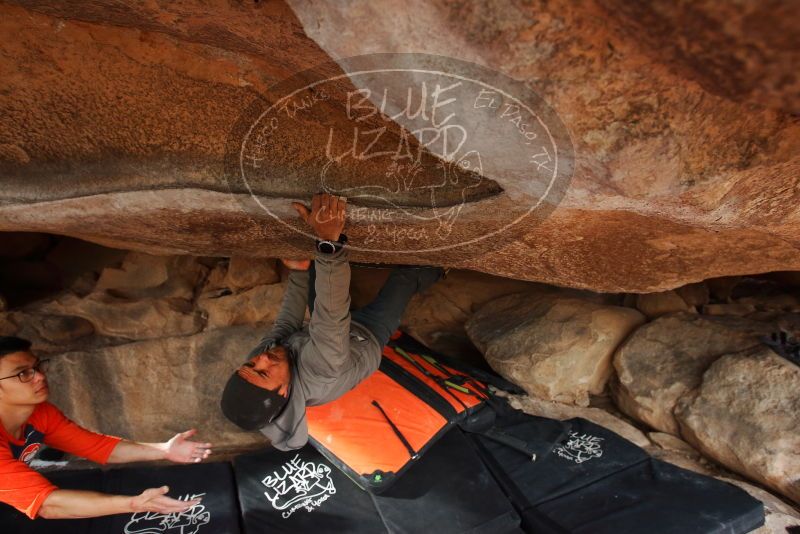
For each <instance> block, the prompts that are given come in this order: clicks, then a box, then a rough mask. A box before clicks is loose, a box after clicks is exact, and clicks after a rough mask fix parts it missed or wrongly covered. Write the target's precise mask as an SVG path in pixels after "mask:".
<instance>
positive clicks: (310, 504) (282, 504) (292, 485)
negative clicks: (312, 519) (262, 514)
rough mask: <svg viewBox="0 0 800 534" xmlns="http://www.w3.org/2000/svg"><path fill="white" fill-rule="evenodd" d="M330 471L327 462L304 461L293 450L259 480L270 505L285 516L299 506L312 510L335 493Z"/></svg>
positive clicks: (299, 507) (298, 508)
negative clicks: (268, 473)
mask: <svg viewBox="0 0 800 534" xmlns="http://www.w3.org/2000/svg"><path fill="white" fill-rule="evenodd" d="M330 475H331V468H330V467H328V466H327V465H325V464H322V463H319V464H315V463H314V462H305V461H303V460H302V459H301V458H300V455H299V454H297V455H295V457H294V458H292V459H291V460H289V461H288V462H286V463H285V464H283V465H282V466H281V467H280V468H279V469H277V470H275V471H274V472H273V473H272V474H271V475H267V476H266V477H265V478H264V480H262V481H261V483H262V484H264V486H266V487H267V491H265V492H264V495H265V496H266V497H267V499H268V500H269V502H270V504H272V507H273V508H275V509H276V510H282V511H283V513H282V514H281V517H283V518H284V519H288V518H289V517H290V516H291V515H292V514H293V513H295V512H296V511H297V510H300V509H303V508H304V509H305V510H307V511H309V512H313V511H314V510H315V509H316V508H318V507H319V506H320V505H322V503H324V502H325V501H327V500H328V499H329V498H330V497H331V495H334V494H335V493H336V487H335V486H334V485H333V480H331V476H330Z"/></svg>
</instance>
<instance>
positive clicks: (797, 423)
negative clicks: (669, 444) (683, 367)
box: [675, 346, 800, 503]
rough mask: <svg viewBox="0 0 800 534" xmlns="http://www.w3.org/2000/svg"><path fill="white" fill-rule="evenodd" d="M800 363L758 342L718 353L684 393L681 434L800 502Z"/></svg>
mask: <svg viewBox="0 0 800 534" xmlns="http://www.w3.org/2000/svg"><path fill="white" fill-rule="evenodd" d="M799 391H800V367H798V366H797V365H795V364H793V363H791V362H789V361H788V360H786V359H784V358H781V357H780V356H778V355H776V354H774V353H773V352H772V350H771V349H769V348H767V347H764V346H756V347H753V348H750V349H747V350H742V351H738V352H735V353H732V354H727V355H724V356H722V357H720V358H718V359H717V360H716V361H715V362H714V363H713V364H712V365H711V366H710V367H709V368H708V370H707V371H706V372H705V373H704V374H703V375H702V383H701V384H700V385H699V387H698V388H697V389H696V390H694V391H692V392H690V393H688V394H686V395H685V396H684V397H683V398H681V399H680V400H679V401H678V403H677V406H676V408H675V417H676V419H677V422H678V424H679V426H680V432H681V435H682V436H683V437H684V439H686V440H687V441H688V442H689V443H691V444H692V445H693V446H694V447H696V448H697V449H698V450H700V451H701V452H702V453H703V454H705V455H706V456H708V457H709V458H712V459H714V460H715V461H717V462H719V463H720V464H722V465H724V466H726V467H727V468H729V469H731V470H732V471H735V472H737V473H740V474H742V475H744V476H746V477H748V478H750V479H753V480H755V481H757V482H759V483H761V484H764V485H766V486H768V487H770V488H772V489H774V490H775V491H777V492H778V493H780V494H782V495H785V496H786V497H788V498H790V499H792V500H793V501H794V502H796V503H800V433H798V431H797V429H798V428H800V395H798V392H799Z"/></svg>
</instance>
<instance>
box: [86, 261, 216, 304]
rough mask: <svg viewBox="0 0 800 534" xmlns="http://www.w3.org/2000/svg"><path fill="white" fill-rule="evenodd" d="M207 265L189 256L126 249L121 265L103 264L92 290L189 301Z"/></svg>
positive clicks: (131, 298) (132, 296)
mask: <svg viewBox="0 0 800 534" xmlns="http://www.w3.org/2000/svg"><path fill="white" fill-rule="evenodd" d="M207 272H208V269H207V268H206V267H205V266H203V265H202V264H200V263H198V262H197V260H196V259H195V258H192V257H191V256H152V255H150V254H141V253H136V252H131V253H129V254H128V255H127V256H126V257H125V260H124V261H123V263H122V266H121V267H120V268H118V269H117V268H111V267H109V268H106V269H103V271H102V273H101V274H100V279H99V280H98V281H97V285H96V286H95V288H94V289H95V291H98V292H105V293H107V294H110V295H113V296H116V297H121V298H125V299H129V300H134V299H143V298H174V299H182V300H185V301H190V300H192V298H193V297H194V292H195V288H196V287H198V286H199V285H200V282H201V281H202V280H204V279H205V277H206V275H207Z"/></svg>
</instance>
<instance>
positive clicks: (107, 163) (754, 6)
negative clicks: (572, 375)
mask: <svg viewBox="0 0 800 534" xmlns="http://www.w3.org/2000/svg"><path fill="white" fill-rule="evenodd" d="M779 7H780V8H779V9H778V8H776V7H774V6H772V4H770V5H769V6H766V5H764V6H762V5H761V3H760V2H756V1H755V0H748V1H745V2H739V3H736V4H735V6H718V5H717V3H713V2H699V3H692V5H691V6H689V5H688V4H687V5H681V6H675V5H673V4H672V3H670V2H666V1H664V2H656V3H655V4H653V5H647V6H645V5H634V6H628V5H627V3H626V2H621V1H616V0H595V1H590V2H582V3H574V2H571V1H569V0H559V1H556V2H543V1H536V2H533V3H531V4H525V5H521V4H518V3H516V2H512V1H511V0H501V1H500V2H488V1H480V2H470V3H469V5H466V6H465V5H464V3H462V2H451V1H449V0H436V1H434V2H428V1H423V0H415V1H412V2H409V3H406V4H404V5H403V12H404V13H406V14H408V15H409V16H407V17H406V16H392V17H389V16H386V14H387V13H393V12H395V11H396V9H397V7H396V6H395V4H394V3H393V2H389V1H388V0H381V1H376V2H369V3H367V4H362V3H316V2H307V1H300V0H297V1H292V2H290V5H289V6H287V5H286V4H284V3H281V2H252V3H227V4H219V5H217V4H215V5H214V6H213V8H212V7H209V5H208V4H206V3H202V2H198V1H193V0H186V1H182V2H171V3H161V4H157V5H156V4H153V5H151V4H146V5H145V4H125V5H120V4H118V3H110V2H109V3H107V2H104V1H99V2H91V3H81V4H79V5H74V4H66V3H64V2H57V1H41V2H36V3H30V2H17V3H13V2H12V3H6V4H3V6H2V7H1V8H0V10H2V17H0V20H2V23H0V32H2V34H3V35H13V36H14V38H13V39H4V40H2V44H1V45H0V49H1V50H2V53H0V58H2V59H0V69H1V70H2V72H3V73H4V74H6V75H5V76H4V83H5V86H6V91H4V92H3V95H2V96H0V106H2V109H4V110H5V111H6V112H7V113H6V116H7V119H8V120H4V121H3V124H2V126H0V177H1V179H2V181H3V187H2V189H1V191H2V193H0V230H3V231H12V230H18V231H19V230H24V231H49V232H56V233H61V234H65V235H72V236H76V237H82V238H85V239H88V240H91V241H94V242H98V243H103V244H109V245H117V246H119V247H122V248H132V249H136V250H141V251H148V252H156V253H183V254H195V255H209V256H223V257H231V256H238V257H267V256H270V257H275V256H287V257H295V258H299V257H301V256H303V255H306V253H307V251H308V250H309V247H310V245H311V240H310V238H309V237H308V236H302V235H300V234H299V233H298V232H296V231H294V230H290V229H288V226H289V225H290V223H291V222H292V221H295V220H296V215H295V213H294V212H293V210H291V208H290V207H289V200H290V199H297V198H307V197H309V196H310V194H311V193H312V192H314V191H316V190H317V189H319V188H320V185H321V174H320V173H319V172H318V170H319V166H315V165H317V163H319V162H318V161H316V160H314V158H309V157H308V153H309V149H310V148H312V147H321V146H322V147H324V146H326V143H327V140H328V138H327V133H328V130H329V127H331V128H333V131H335V132H336V133H337V134H342V135H340V136H339V137H337V138H341V139H344V138H345V137H346V136H345V135H344V134H347V133H348V132H352V131H353V121H352V120H350V119H349V118H348V116H347V111H346V105H345V104H344V103H342V102H329V103H325V104H320V106H319V107H314V109H313V110H311V109H310V107H303V106H305V104H303V102H299V103H297V102H296V103H297V104H298V106H297V107H296V108H293V109H295V111H297V112H298V113H299V116H302V117H304V118H303V120H298V121H296V122H295V127H293V128H291V129H288V130H286V131H285V132H283V134H284V135H283V136H282V137H281V139H282V142H281V143H279V144H278V145H277V146H276V147H275V152H274V153H273V154H272V155H273V156H275V157H274V158H273V159H272V160H271V161H272V163H273V166H272V167H271V168H270V171H269V173H267V174H266V175H265V176H264V181H263V182H262V183H259V184H256V188H255V189H256V191H255V193H256V194H257V195H258V196H259V198H261V199H262V200H263V204H264V206H266V207H268V208H269V210H270V211H271V212H272V213H273V214H274V215H275V217H271V216H267V215H265V214H264V212H263V211H260V212H258V211H257V212H252V213H251V212H248V211H247V210H246V209H244V208H243V203H244V202H246V201H247V199H249V198H250V195H249V193H248V191H247V190H246V189H245V188H238V189H237V188H234V189H233V190H231V187H230V184H229V183H228V182H227V180H226V179H225V173H224V172H222V171H223V169H225V168H226V164H227V160H226V157H228V156H230V155H231V154H236V153H238V152H237V151H236V150H233V149H232V148H235V147H229V146H228V144H229V142H230V141H231V133H232V132H233V131H234V130H235V128H236V126H237V125H238V124H239V120H240V119H241V118H242V115H243V112H244V111H245V110H247V109H248V108H249V106H250V105H251V104H252V103H253V102H255V101H263V102H264V103H265V104H267V105H270V104H274V103H276V102H277V101H278V98H279V96H281V95H280V94H275V92H274V91H273V89H272V87H273V84H274V83H275V82H278V81H279V80H282V79H284V78H287V77H289V76H291V75H292V74H294V73H296V72H300V71H303V70H304V69H306V68H309V67H311V66H312V65H317V64H320V63H324V62H325V61H326V60H327V59H329V58H330V57H334V58H337V59H338V58H344V57H346V56H351V55H358V54H365V53H371V52H387V51H389V52H408V51H412V50H413V51H416V52H424V53H428V54H438V55H441V56H449V57H454V58H457V59H459V60H466V61H469V62H473V63H475V64H477V65H483V66H486V67H488V68H490V69H493V70H495V71H497V72H499V73H501V74H503V75H505V76H508V77H509V78H510V79H513V80H518V81H519V82H520V84H524V85H525V86H526V87H527V88H529V89H530V90H533V91H535V92H536V94H538V95H539V96H541V97H542V99H543V100H544V101H546V102H547V103H548V104H549V105H550V107H551V108H552V109H553V110H554V111H555V113H556V114H557V115H558V116H559V117H560V120H561V121H562V122H563V124H564V126H565V131H568V132H569V136H570V137H571V139H572V144H574V153H575V155H576V156H575V158H574V161H568V162H565V163H567V164H569V166H571V167H572V166H574V169H575V172H574V178H573V180H572V181H571V182H570V184H569V188H568V189H567V190H566V191H565V196H564V198H563V199H561V202H560V204H559V205H558V207H557V209H556V210H555V211H554V212H553V213H551V214H550V216H549V217H548V218H547V219H545V220H543V221H541V220H536V221H530V222H528V221H525V222H524V223H521V224H520V225H517V226H515V227H514V230H513V232H512V233H511V234H509V235H507V236H504V237H503V239H499V240H497V242H496V243H492V242H489V243H487V242H486V241H488V240H484V243H483V244H478V245H476V246H470V247H461V248H455V249H443V250H430V251H428V252H424V253H422V252H420V253H399V252H397V250H401V249H402V250H407V249H410V248H411V247H412V245H415V243H416V241H415V239H416V238H418V236H416V233H417V230H419V229H420V227H422V226H424V224H426V223H424V222H422V221H421V220H420V219H418V218H415V217H414V216H412V215H409V216H403V217H402V218H401V219H398V220H393V221H391V223H388V222H381V221H380V220H379V221H377V222H374V221H372V220H370V217H369V216H366V217H365V216H363V215H364V213H366V212H368V211H369V210H371V209H373V208H374V207H375V206H373V205H371V204H370V202H369V201H367V200H364V199H361V200H359V199H353V200H352V201H351V208H352V210H353V212H352V216H351V219H350V222H349V227H348V235H349V236H350V238H351V241H352V242H353V243H361V244H362V245H364V243H365V242H366V241H367V240H368V239H369V237H370V235H372V234H371V232H372V231H373V230H375V228H378V229H381V230H392V229H394V230H396V231H395V232H394V233H393V234H392V236H391V239H386V240H384V241H385V242H384V245H385V246H383V247H382V248H380V250H375V251H367V250H360V251H354V254H353V259H356V260H359V261H366V262H377V261H380V262H393V263H416V264H435V265H449V266H456V267H462V268H469V269H475V270H480V271H484V272H489V273H493V274H496V275H501V276H506V277H513V278H519V279H527V280H534V281H542V282H550V283H555V284H557V285H560V286H571V287H578V288H584V289H595V290H599V291H607V292H611V291H631V292H637V293H645V292H654V291H664V290H668V289H672V288H675V287H678V286H681V285H684V284H685V283H687V282H690V281H695V280H700V279H704V278H709V277H712V276H723V275H734V274H741V273H752V272H766V271H774V270H786V271H790V270H800V258H798V255H797V244H798V238H797V236H798V235H800V231H798V230H800V207H798V206H800V203H798V202H797V198H798V197H797V195H798V193H797V191H798V189H797V187H796V185H797V183H798V182H797V181H798V179H800V178H798V176H800V172H798V166H800V156H798V154H800V150H798V148H800V134H799V133H798V132H800V125H798V123H797V121H796V120H794V118H793V117H792V116H791V115H790V113H794V112H796V109H795V107H794V106H793V105H792V104H791V102H795V101H796V94H797V93H796V76H795V73H794V71H795V70H796V69H794V67H793V65H794V64H795V63H796V52H794V51H793V50H794V48H796V47H793V46H792V45H793V43H794V41H793V40H792V39H794V37H793V36H794V35H796V34H797V33H798V32H792V31H786V26H787V25H788V24H790V22H788V21H793V20H797V16H798V13H797V9H798V7H797V4H796V3H793V2H789V3H785V4H782V5H780V6H779ZM718 20H724V21H726V23H725V24H724V25H723V24H717V23H716V22H715V21H718ZM686 21H692V24H686ZM703 21H705V22H703ZM686 43H691V44H690V45H689V44H686ZM687 46H691V50H686V49H684V47H687ZM687 58H690V59H687ZM697 58H701V59H697ZM331 74H336V75H339V74H342V72H341V71H338V72H331ZM353 89H354V90H355V89H356V86H355V84H353ZM119 95H124V97H120V96H119ZM317 96H319V95H317ZM309 106H311V104H309ZM312 107H313V106H312ZM65 109H70V110H74V111H75V113H71V114H65V112H64V110H65ZM316 109H323V110H324V113H323V114H321V115H319V114H316V115H315V114H314V113H312V111H315V110H316ZM428 111H430V106H429V108H428ZM306 117H307V118H306ZM387 124H388V126H387V128H388V129H389V130H392V131H393V132H396V131H397V130H398V129H399V125H398V124H392V123H391V122H387ZM350 137H352V136H350ZM484 140H485V142H486V144H487V146H490V147H496V146H501V145H503V144H504V143H505V142H507V139H506V138H504V137H502V136H486V137H484ZM709 147H713V150H709V149H708V148H709ZM229 149H230V150H229ZM510 161H511V160H510V159H509V160H505V159H502V158H494V159H493V161H484V162H483V163H484V164H483V166H482V168H483V169H484V170H483V174H484V176H482V177H481V178H485V180H482V181H481V183H480V187H476V188H475V190H474V191H471V192H467V195H466V196H465V197H464V198H459V197H458V193H459V191H456V190H455V189H452V188H451V189H452V190H448V191H449V192H448V195H446V196H447V202H449V203H452V202H456V203H457V204H458V206H460V207H461V212H460V216H459V217H458V218H457V219H453V225H452V227H451V228H450V230H451V231H452V236H453V239H454V240H457V239H461V237H463V236H464V235H466V234H468V233H469V232H471V231H473V230H474V229H475V228H482V227H489V226H493V225H501V224H503V223H505V222H508V221H509V220H510V218H511V217H512V216H513V214H514V213H515V210H517V209H518V208H519V204H520V200H519V199H518V198H515V197H514V196H513V195H512V193H513V192H514V191H515V190H518V189H519V188H520V186H521V183H522V182H521V181H519V180H513V179H509V178H508V176H509V175H510V173H511V171H513V170H514V169H512V168H511V165H510V163H509V162H510ZM370 165H371V164H367V163H362V162H359V161H355V158H350V159H348V160H347V161H344V162H342V163H341V165H339V166H338V168H337V169H336V173H338V174H337V175H336V176H335V177H334V178H336V179H342V180H343V182H342V183H349V181H350V180H355V179H359V177H363V176H370V177H374V178H375V180H376V182H375V184H374V186H375V187H384V188H388V187H390V186H392V185H393V183H394V182H393V181H392V179H391V178H390V177H388V176H387V171H388V170H389V169H388V168H381V169H379V168H377V167H376V166H375V165H372V166H370ZM490 166H491V170H489V168H490ZM365 169H366V170H369V171H370V172H368V173H365V172H362V171H364V170H365ZM478 174H480V173H478ZM471 176H473V175H471ZM473 177H474V176H473ZM448 187H449V186H448ZM423 196H424V194H421V193H420V192H419V191H416V192H414V191H411V190H410V189H409V190H408V191H405V192H403V194H400V195H399V196H398V199H396V200H398V201H399V204H398V206H400V207H401V208H402V210H405V212H407V213H411V214H416V212H414V209H416V208H419V202H420V199H421V198H422V197H423ZM359 210H360V211H359ZM402 210H400V211H402ZM398 213H399V211H398ZM359 214H361V215H359ZM415 236H416V238H415ZM425 239H428V238H425ZM431 239H433V238H431ZM423 241H424V239H423ZM426 243H427V242H426ZM427 244H433V243H432V242H431V243H427ZM362 248H363V247H362ZM467 252H469V253H467ZM642 259H643V261H641V260H642ZM630 266H636V267H635V268H632V267H630Z"/></svg>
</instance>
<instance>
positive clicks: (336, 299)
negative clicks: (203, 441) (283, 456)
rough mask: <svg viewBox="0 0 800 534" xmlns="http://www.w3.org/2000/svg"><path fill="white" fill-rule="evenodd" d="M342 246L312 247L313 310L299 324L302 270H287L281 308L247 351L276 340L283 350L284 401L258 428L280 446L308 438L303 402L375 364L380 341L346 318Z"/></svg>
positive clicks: (325, 398) (305, 279)
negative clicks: (286, 371) (288, 374)
mask: <svg viewBox="0 0 800 534" xmlns="http://www.w3.org/2000/svg"><path fill="white" fill-rule="evenodd" d="M347 256H348V250H347V249H346V248H343V249H341V250H339V251H338V252H336V253H334V254H321V253H317V254H316V257H315V260H314V262H315V265H314V267H315V269H316V282H315V284H314V288H315V290H316V297H315V300H314V312H313V314H312V317H311V321H310V323H309V324H308V325H304V324H303V319H304V318H305V313H306V307H307V305H308V283H309V273H308V271H292V272H291V274H290V275H289V281H288V286H287V288H286V293H285V295H284V297H283V302H282V304H281V310H280V312H279V313H278V316H277V318H276V319H275V323H274V324H273V327H272V329H271V330H270V332H269V334H268V335H267V336H266V337H265V338H264V339H262V340H261V342H260V343H259V344H258V346H257V347H256V348H255V349H254V350H253V351H252V352H251V356H250V357H252V356H254V355H256V354H260V353H261V352H263V351H264V350H265V349H267V348H269V347H270V346H272V345H274V344H276V343H280V344H282V345H284V346H285V347H286V348H287V349H288V352H289V358H290V361H291V365H292V382H291V386H290V390H289V402H288V403H287V404H286V406H285V407H284V409H283V411H282V412H281V413H280V414H279V415H278V417H277V418H276V419H275V420H274V421H273V422H272V423H270V424H268V425H266V426H265V427H263V428H261V433H263V434H264V435H265V436H267V437H268V438H269V439H270V441H271V442H272V445H273V446H274V447H275V448H277V449H280V450H284V451H285V450H290V449H299V448H300V447H302V446H303V445H305V444H306V442H307V441H308V426H307V425H306V406H316V405H318V404H324V403H326V402H330V401H332V400H334V399H337V398H339V397H340V396H342V395H344V394H345V393H347V392H348V391H349V390H351V389H352V388H353V387H355V386H356V384H358V383H359V382H361V381H362V380H363V379H364V378H366V377H367V376H369V375H370V374H372V373H373V372H374V371H375V370H376V369H377V368H378V365H379V364H380V359H381V352H382V350H383V347H381V346H380V345H379V343H378V340H377V339H376V338H375V336H374V335H373V334H372V332H371V331H370V330H369V329H367V328H366V327H365V326H363V325H361V324H359V323H357V322H355V321H351V320H350V263H349V262H348V257H347Z"/></svg>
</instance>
